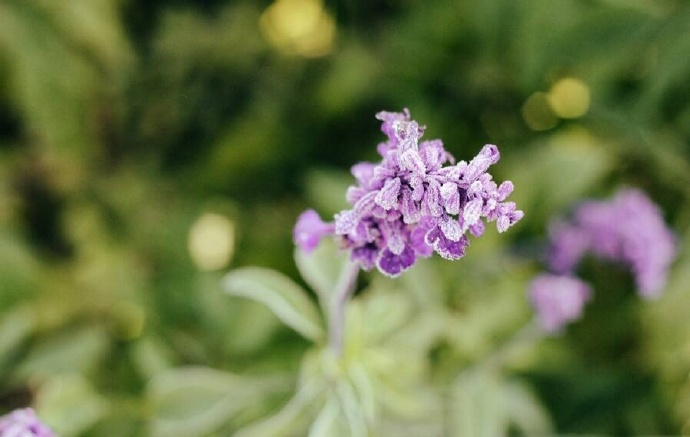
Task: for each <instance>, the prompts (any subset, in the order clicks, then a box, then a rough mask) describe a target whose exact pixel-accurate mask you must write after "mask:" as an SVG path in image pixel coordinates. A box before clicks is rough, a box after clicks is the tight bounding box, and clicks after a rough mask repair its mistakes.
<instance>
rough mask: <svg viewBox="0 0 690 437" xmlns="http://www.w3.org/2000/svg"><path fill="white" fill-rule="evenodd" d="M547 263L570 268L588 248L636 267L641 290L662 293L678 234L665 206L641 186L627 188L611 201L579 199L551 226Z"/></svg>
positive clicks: (651, 294)
mask: <svg viewBox="0 0 690 437" xmlns="http://www.w3.org/2000/svg"><path fill="white" fill-rule="evenodd" d="M550 237H551V238H550V239H551V248H550V252H549V258H548V262H549V267H550V268H551V270H552V271H554V272H557V273H572V272H573V271H574V270H575V268H576V267H577V265H578V264H579V262H580V260H581V259H582V258H583V257H584V256H585V255H587V254H588V253H591V254H593V255H594V256H596V257H599V258H602V259H607V260H611V261H614V262H619V263H621V264H623V265H625V266H627V267H629V268H630V269H631V270H632V273H633V275H634V277H635V282H636V284H637V287H638V290H639V292H640V294H641V295H642V296H644V297H655V296H658V295H659V294H660V293H661V291H662V290H663V288H664V286H665V284H666V278H667V275H668V268H669V266H670V265H671V263H672V262H673V259H674V257H675V240H674V237H673V234H672V233H671V231H670V230H669V229H668V228H667V227H666V224H665V223H664V220H663V217H662V215H661V211H660V210H659V208H658V207H657V206H656V205H655V204H654V203H653V202H652V201H651V200H649V198H648V197H647V196H646V195H645V194H644V193H642V192H641V191H638V190H635V189H624V190H621V191H620V192H619V193H618V194H616V195H615V196H614V197H613V198H612V199H611V200H609V201H589V202H586V203H583V204H582V205H580V206H579V207H578V208H577V210H576V211H575V213H574V215H573V218H572V220H571V221H569V222H561V223H558V224H557V225H555V226H554V227H553V228H552V230H551V236H550Z"/></svg>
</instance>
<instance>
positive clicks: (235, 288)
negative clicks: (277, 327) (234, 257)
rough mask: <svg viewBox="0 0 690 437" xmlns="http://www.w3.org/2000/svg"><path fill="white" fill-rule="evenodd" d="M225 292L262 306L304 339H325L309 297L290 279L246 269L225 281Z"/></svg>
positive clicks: (230, 275)
mask: <svg viewBox="0 0 690 437" xmlns="http://www.w3.org/2000/svg"><path fill="white" fill-rule="evenodd" d="M222 284H223V289H224V290H225V292H227V293H228V294H230V295H232V296H239V297H245V298H248V299H253V300H256V301H258V302H261V303H263V304H264V305H266V306H267V307H268V308H270V309H271V310H272V311H273V313H274V314H275V315H276V316H277V317H278V318H279V319H280V320H282V321H283V323H285V324H286V325H288V326H290V327H291V328H292V329H294V330H295V331H297V332H298V333H300V334H302V335H303V336H304V337H305V338H308V339H310V340H313V341H320V340H321V339H323V338H324V329H323V322H322V319H321V317H320V315H319V311H318V309H317V307H316V305H315V304H314V303H313V302H312V301H311V300H310V299H309V297H308V296H307V293H306V292H305V291H304V290H303V289H302V288H301V287H300V286H298V285H297V284H295V283H294V282H293V281H292V280H291V279H290V278H288V277H286V276H284V275H282V274H281V273H278V272H276V271H274V270H270V269H264V268H260V267H244V268H241V269H237V270H234V271H232V272H230V273H228V274H227V275H225V277H224V278H223V281H222Z"/></svg>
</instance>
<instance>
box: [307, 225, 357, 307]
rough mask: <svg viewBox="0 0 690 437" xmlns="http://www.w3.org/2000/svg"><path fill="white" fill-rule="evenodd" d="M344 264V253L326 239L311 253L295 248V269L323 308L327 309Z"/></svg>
mask: <svg viewBox="0 0 690 437" xmlns="http://www.w3.org/2000/svg"><path fill="white" fill-rule="evenodd" d="M346 262H347V255H346V252H345V251H342V250H340V249H339V248H338V247H337V245H336V243H335V241H333V240H331V239H328V238H326V239H324V240H323V241H321V244H319V246H318V247H317V248H316V249H315V250H314V251H313V252H311V253H306V252H305V251H303V250H301V249H300V248H295V263H296V264H297V268H298V269H299V272H300V274H301V275H302V278H303V279H304V280H305V282H306V283H307V284H309V286H310V287H312V289H313V290H314V291H316V293H317V294H318V296H319V300H320V302H321V305H322V306H323V307H324V308H327V305H328V302H329V301H330V296H331V293H333V291H334V290H335V288H336V285H337V284H338V278H339V277H340V274H341V271H342V269H343V268H344V266H345V263H346Z"/></svg>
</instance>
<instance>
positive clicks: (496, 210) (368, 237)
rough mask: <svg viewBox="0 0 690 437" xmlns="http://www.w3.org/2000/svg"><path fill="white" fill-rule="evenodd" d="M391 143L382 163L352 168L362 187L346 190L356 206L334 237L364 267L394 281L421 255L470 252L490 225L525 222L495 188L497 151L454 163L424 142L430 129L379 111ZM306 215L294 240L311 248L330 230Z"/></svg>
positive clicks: (382, 150) (437, 143)
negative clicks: (475, 239) (473, 242)
mask: <svg viewBox="0 0 690 437" xmlns="http://www.w3.org/2000/svg"><path fill="white" fill-rule="evenodd" d="M376 117H377V118H378V119H379V120H381V121H382V122H383V123H382V125H381V130H382V131H383V133H384V134H386V136H387V137H388V140H387V141H386V142H384V143H381V144H379V145H378V148H377V150H378V153H379V155H381V157H382V160H381V162H379V163H369V162H362V163H358V164H356V165H355V166H353V167H352V174H353V176H354V177H355V179H356V181H357V184H356V185H353V186H351V187H350V188H349V189H348V191H347V196H346V197H347V201H348V202H349V203H350V204H351V205H352V209H349V210H345V211H341V212H340V213H339V214H336V216H335V227H334V234H335V235H337V236H339V237H340V240H341V246H342V247H343V248H344V249H347V250H350V253H351V258H352V260H353V261H356V262H357V263H358V264H359V265H360V266H361V267H362V268H363V269H364V270H370V269H373V268H374V267H377V268H378V269H379V270H380V271H381V272H382V273H383V274H385V275H387V276H397V275H399V274H400V273H402V272H403V271H405V270H407V269H408V268H409V267H411V266H412V265H413V264H414V263H415V261H416V259H417V258H418V257H428V256H430V255H431V254H432V253H433V252H434V251H435V252H436V253H438V254H439V255H441V256H442V257H443V258H445V259H449V260H455V259H459V258H461V257H462V256H464V255H465V249H466V248H467V246H469V244H470V242H469V238H468V236H467V232H469V233H471V234H472V235H474V236H475V237H479V236H481V235H482V234H483V233H484V230H485V223H484V222H483V221H482V219H484V220H485V221H486V222H493V221H495V222H496V227H497V229H498V231H499V232H504V231H506V230H507V229H508V228H509V227H510V226H512V225H513V224H515V223H516V222H517V221H519V220H520V219H521V218H522V217H523V215H524V214H523V212H522V211H520V210H518V209H517V208H516V206H515V203H514V202H507V201H505V200H506V198H507V197H508V196H509V195H510V193H511V192H512V191H513V184H512V183H511V182H510V181H506V182H503V183H501V184H500V185H498V184H497V183H496V182H494V181H493V178H492V176H491V175H490V174H489V173H488V172H487V170H488V168H489V167H490V166H491V165H492V164H495V163H496V162H498V160H499V159H500V154H499V152H498V148H497V147H496V146H494V145H491V144H488V145H486V146H484V148H483V149H482V150H481V151H480V152H479V154H478V155H477V156H476V157H475V158H474V159H472V160H471V161H470V162H465V161H460V162H458V163H455V159H454V158H453V157H452V156H451V155H450V154H449V153H448V152H446V150H445V149H444V147H443V143H442V142H441V140H429V141H423V142H421V143H420V142H419V140H420V139H421V137H422V135H423V134H424V130H425V127H424V126H420V125H419V124H418V123H417V122H416V121H414V120H412V119H411V118H410V113H409V111H408V110H407V109H405V110H404V111H403V112H402V113H397V112H379V113H378V114H377V115H376ZM314 214H315V213H313V211H307V212H305V213H304V214H303V215H302V216H300V219H299V220H298V223H297V226H296V227H295V234H294V235H295V243H296V244H298V245H299V246H300V247H302V248H303V249H306V250H310V249H313V248H314V247H316V244H318V240H319V239H320V238H321V237H322V236H324V235H325V234H326V233H327V232H328V228H327V225H328V224H325V223H323V222H322V221H321V219H319V218H318V216H315V215H314Z"/></svg>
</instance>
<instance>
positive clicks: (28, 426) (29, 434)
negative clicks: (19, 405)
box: [0, 408, 55, 437]
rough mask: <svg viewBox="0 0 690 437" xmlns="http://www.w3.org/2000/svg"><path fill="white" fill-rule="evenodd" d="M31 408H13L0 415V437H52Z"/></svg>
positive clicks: (48, 429)
mask: <svg viewBox="0 0 690 437" xmlns="http://www.w3.org/2000/svg"><path fill="white" fill-rule="evenodd" d="M54 436H55V434H53V432H52V431H51V430H50V428H48V427H47V426H46V425H44V424H43V423H42V422H41V421H40V420H39V419H38V417H36V414H35V413H34V410H32V409H31V408H24V409H19V410H14V411H12V412H10V413H8V414H6V415H4V416H2V417H0V437H54Z"/></svg>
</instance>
